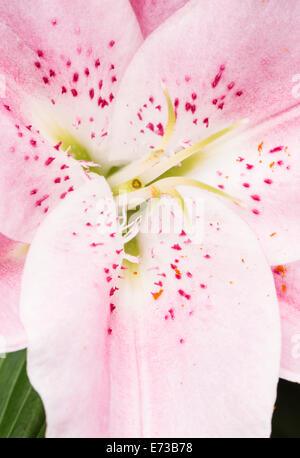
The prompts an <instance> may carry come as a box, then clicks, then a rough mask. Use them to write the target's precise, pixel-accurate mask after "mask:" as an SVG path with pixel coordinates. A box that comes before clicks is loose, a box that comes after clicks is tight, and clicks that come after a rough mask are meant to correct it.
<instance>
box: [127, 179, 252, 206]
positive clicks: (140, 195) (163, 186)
mask: <svg viewBox="0 0 300 458" xmlns="http://www.w3.org/2000/svg"><path fill="white" fill-rule="evenodd" d="M176 186H191V187H196V188H199V189H202V190H204V191H208V192H211V193H213V194H216V195H218V196H221V197H224V198H226V199H229V200H231V201H232V202H234V203H235V204H237V205H239V206H240V207H243V208H245V207H246V205H245V204H244V202H242V201H241V200H240V199H237V198H236V197H233V196H231V195H230V194H228V193H226V192H224V191H221V190H220V189H218V188H215V187H214V186H210V185H208V184H206V183H203V182H201V181H198V180H194V179H192V178H186V177H170V178H163V179H162V180H159V181H156V182H155V185H150V186H147V187H145V188H142V189H140V190H138V191H133V192H131V193H129V194H128V204H127V205H128V210H133V209H135V208H136V205H137V202H140V203H142V202H145V201H146V200H149V199H151V198H153V197H161V196H162V195H164V194H167V195H169V196H171V197H174V198H179V200H180V201H181V199H183V198H182V196H181V195H180V194H179V193H178V191H177V190H176ZM130 202H131V203H130Z"/></svg>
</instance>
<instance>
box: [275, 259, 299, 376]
mask: <svg viewBox="0 0 300 458" xmlns="http://www.w3.org/2000/svg"><path fill="white" fill-rule="evenodd" d="M273 273H274V280H275V285H276V290H277V296H278V300H279V306H280V314H281V327H282V355H281V369H280V377H282V378H284V379H286V380H290V381H291V382H298V383H300V304H299V295H300V290H299V284H300V263H299V262H294V263H291V264H286V265H278V266H275V267H273Z"/></svg>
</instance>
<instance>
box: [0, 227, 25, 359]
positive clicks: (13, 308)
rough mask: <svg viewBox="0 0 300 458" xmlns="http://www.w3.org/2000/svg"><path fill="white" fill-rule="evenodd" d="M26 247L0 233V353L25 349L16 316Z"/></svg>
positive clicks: (20, 327)
mask: <svg viewBox="0 0 300 458" xmlns="http://www.w3.org/2000/svg"><path fill="white" fill-rule="evenodd" d="M27 249H28V247H27V245H24V244H22V243H17V242H13V241H12V240H10V239H7V238H6V237H4V236H3V235H2V234H0V290H1V304H0V353H5V352H9V351H16V350H20V349H21V348H24V347H25V346H26V342H27V339H26V335H25V331H24V328H23V325H22V323H21V320H20V317H19V299H20V289H21V276H22V271H23V266H24V261H25V257H26V253H27Z"/></svg>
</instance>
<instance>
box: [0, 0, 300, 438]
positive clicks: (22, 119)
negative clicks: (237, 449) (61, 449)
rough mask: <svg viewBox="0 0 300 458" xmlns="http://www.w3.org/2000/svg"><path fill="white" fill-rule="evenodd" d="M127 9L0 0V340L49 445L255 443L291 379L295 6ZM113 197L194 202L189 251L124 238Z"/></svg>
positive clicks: (137, 5)
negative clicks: (175, 440) (152, 440)
mask: <svg viewBox="0 0 300 458" xmlns="http://www.w3.org/2000/svg"><path fill="white" fill-rule="evenodd" d="M131 3H132V4H133V6H134V9H135V13H136V16H135V14H134V11H133V9H132V7H131V5H130V2H129V1H127V0H115V1H114V2H113V6H114V7H113V8H112V7H111V5H112V2H111V1H109V0H102V1H101V2H99V1H96V0H90V1H89V2H88V6H89V8H87V6H86V2H83V0H73V2H72V6H70V2H68V1H67V0H53V1H51V2H48V3H46V2H40V1H37V0H27V1H26V2H22V3H21V2H18V1H16V0H3V1H2V2H1V5H0V33H1V35H2V40H1V41H0V66H1V72H2V74H3V75H4V77H5V82H6V91H5V94H4V97H3V98H2V100H1V104H0V117H1V128H2V132H3V135H2V150H1V151H2V154H1V160H2V162H1V170H2V175H1V180H0V190H1V196H2V199H1V201H0V221H1V226H0V231H1V233H2V234H3V236H1V239H0V242H1V245H0V246H1V258H0V266H1V280H0V281H1V286H2V287H3V289H2V290H3V291H4V294H5V296H6V297H7V298H8V299H7V301H5V303H2V304H1V309H0V314H1V323H0V326H1V327H0V333H1V334H2V335H3V336H4V337H5V339H6V342H7V349H8V350H15V349H17V348H22V347H23V346H24V345H25V344H26V343H27V346H28V372H29V376H30V379H31V382H32V384H33V385H34V387H35V388H36V389H37V390H38V392H39V393H40V395H41V397H42V399H43V402H44V405H45V408H46V414H47V426H48V427H47V435H48V437H122V436H124V437H195V436H196V437H248V436H249V437H264V436H268V435H269V434H270V424H271V416H272V411H273V406H274V401H275V398H276V386H277V381H278V377H279V373H280V368H279V366H280V357H281V358H282V359H281V373H280V374H281V375H282V376H285V377H287V378H290V379H293V380H297V381H299V374H300V367H299V361H298V359H299V358H298V355H299V352H298V349H299V348H298V346H297V345H298V340H297V323H299V307H298V306H297V297H298V295H297V288H296V280H295V279H296V277H297V272H298V271H299V269H298V262H297V261H298V259H299V255H300V244H299V243H298V238H299V234H298V221H299V217H300V214H299V208H300V207H299V197H298V196H299V193H298V180H299V161H297V148H299V146H300V145H299V138H298V137H297V134H296V132H297V126H298V124H299V114H298V111H297V110H298V106H299V103H298V102H297V100H296V99H295V91H293V77H294V76H295V75H297V74H298V72H299V67H300V61H299V58H298V57H297V49H298V48H297V47H298V41H299V34H300V32H299V30H300V28H299V26H300V6H299V3H298V2H297V1H296V0H289V1H288V2H282V1H279V0H273V1H269V2H261V1H258V0H253V2H240V1H238V0H230V1H225V0H224V1H223V0H222V1H220V0H211V1H210V2H209V3H208V4H207V2H206V1H204V0H200V1H189V2H187V4H186V5H185V6H183V8H180V7H181V6H182V4H183V3H185V2H179V1H178V2H177V1H174V2H171V1H170V2H163V3H164V6H160V5H159V4H158V2H157V3H156V7H155V9H154V10H153V9H151V2H148V1H141V2H137V1H135V2H133V1H132V2H131ZM178 8H179V9H178ZM177 9H178V11H177V12H175V13H174V14H173V15H171V17H169V18H168V19H167V17H168V15H170V14H171V13H173V12H174V11H176V10H177ZM137 18H138V20H139V21H140V24H141V29H140V26H139V23H138V20H137ZM163 21H165V22H163ZM162 22H163V23H162ZM156 26H159V27H158V28H157V29H156ZM141 30H142V32H143V35H144V36H146V35H148V34H149V33H150V32H152V33H151V34H150V35H149V37H148V38H147V40H145V42H143V38H142V33H141ZM162 82H163V87H162ZM245 119H247V123H245ZM149 152H150V153H149ZM80 161H81V162H80ZM82 161H83V162H82ZM98 163H99V164H100V165H101V169H100V170H102V173H103V176H99V175H98V174H97V173H95V172H97V171H98V169H97V168H95V164H98ZM89 164H90V165H91V168H87V167H88V165H89ZM111 166H124V167H123V168H122V169H119V170H118V171H115V173H113V170H112V169H110V167H111ZM104 176H106V178H104ZM124 191H125V192H127V193H128V194H129V195H135V196H137V195H138V196H139V197H142V199H144V200H148V199H149V198H150V197H153V196H154V197H159V198H160V201H161V202H163V203H164V204H165V206H166V209H167V214H168V216H169V218H170V220H172V222H175V223H176V222H177V219H178V217H177V215H178V214H175V213H174V212H173V210H172V209H171V208H170V206H169V205H170V203H174V200H172V199H173V198H174V197H177V200H176V202H177V201H179V202H181V203H182V202H188V201H192V202H201V208H200V213H196V215H194V218H195V219H194V221H200V222H201V223H202V229H203V233H202V238H201V239H199V237H197V236H198V235H199V234H198V233H196V234H195V233H193V231H191V233H189V232H188V230H184V228H182V229H181V230H180V231H177V232H176V231H174V232H172V233H167V234H166V233H163V231H160V230H158V231H157V232H156V233H155V235H153V233H149V231H148V232H147V230H142V226H140V227H139V226H138V228H139V229H140V232H139V233H138V234H136V233H135V232H134V230H135V229H136V226H134V229H133V234H130V231H129V233H128V234H129V235H133V236H135V237H134V238H132V239H131V240H130V241H129V238H130V237H129V235H128V234H126V235H125V236H124V235H123V234H122V233H121V232H120V230H119V213H118V210H119V209H118V205H117V204H116V202H115V200H114V198H113V195H114V196H116V195H118V194H119V193H121V192H124ZM208 191H212V192H208ZM178 196H179V199H178ZM240 202H243V203H244V204H245V205H243V206H241V205H237V204H240ZM245 207H246V208H245ZM179 213H180V212H179ZM181 213H182V212H181ZM157 214H158V208H157V207H154V209H152V212H150V217H149V219H150V223H151V224H152V223H153V222H154V221H155V217H156V216H157ZM159 221H160V220H159ZM103 229H104V230H103ZM127 241H129V244H128V243H126V242H127ZM133 241H135V243H133ZM28 244H30V248H29V252H28V254H26V253H27V250H28ZM130 256H131V257H130ZM25 257H26V264H25V270H24V272H23V273H22V270H23V264H24V261H25ZM126 258H129V261H131V262H128V259H127V261H126ZM137 258H138V259H139V264H135V263H134V262H132V261H134V260H136V261H137ZM124 259H125V262H124ZM270 266H273V274H272V269H271V267H270ZM273 275H274V278H273ZM21 277H22V291H21V319H22V323H23V325H24V328H25V331H26V337H25V333H24V329H23V327H22V325H21V321H20V318H19V315H18V306H19V289H20V282H21ZM274 279H275V282H274ZM275 284H276V287H277V292H278V297H279V302H280V305H281V315H282V317H283V337H284V341H283V352H282V355H281V332H280V321H279V313H278V303H277V295H276V290H275ZM283 285H284V287H283ZM2 317H3V320H2ZM295 336H296V337H295ZM285 339H287V340H285ZM291 344H292V345H293V347H292V348H291ZM291 351H292V353H291ZM294 356H296V358H294ZM295 361H296V363H295Z"/></svg>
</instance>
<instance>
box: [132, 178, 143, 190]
mask: <svg viewBox="0 0 300 458" xmlns="http://www.w3.org/2000/svg"><path fill="white" fill-rule="evenodd" d="M131 185H132V187H133V189H140V188H141V187H142V183H141V182H140V180H139V179H138V178H134V179H133V180H132V182H131Z"/></svg>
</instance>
